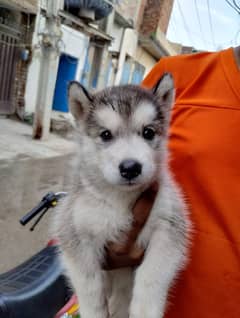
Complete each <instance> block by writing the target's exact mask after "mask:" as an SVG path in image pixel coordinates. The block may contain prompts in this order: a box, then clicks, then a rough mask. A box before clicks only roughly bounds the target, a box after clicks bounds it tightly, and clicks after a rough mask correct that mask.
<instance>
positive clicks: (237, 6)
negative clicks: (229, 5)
mask: <svg viewBox="0 0 240 318" xmlns="http://www.w3.org/2000/svg"><path fill="white" fill-rule="evenodd" d="M233 4H234V6H235V7H236V8H237V9H238V10H240V6H239V5H238V4H237V3H236V0H233Z"/></svg>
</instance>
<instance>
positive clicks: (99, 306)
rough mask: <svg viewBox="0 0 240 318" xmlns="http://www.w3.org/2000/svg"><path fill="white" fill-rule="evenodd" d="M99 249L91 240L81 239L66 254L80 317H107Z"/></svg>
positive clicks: (103, 275) (103, 276)
mask: <svg viewBox="0 0 240 318" xmlns="http://www.w3.org/2000/svg"><path fill="white" fill-rule="evenodd" d="M98 255H99V251H97V250H96V248H95V247H94V244H93V242H90V241H89V240H85V239H83V240H81V242H80V244H79V245H78V248H77V249H76V250H74V251H73V253H71V255H69V253H68V254H66V255H63V257H64V256H66V257H64V258H65V265H66V268H67V272H68V275H69V277H70V280H71V282H72V285H73V287H74V289H75V291H76V294H77V297H78V300H79V304H80V314H81V318H93V317H94V318H108V317H109V314H108V306H107V299H106V290H105V289H106V284H105V273H104V271H102V270H101V264H100V260H99V257H98Z"/></svg>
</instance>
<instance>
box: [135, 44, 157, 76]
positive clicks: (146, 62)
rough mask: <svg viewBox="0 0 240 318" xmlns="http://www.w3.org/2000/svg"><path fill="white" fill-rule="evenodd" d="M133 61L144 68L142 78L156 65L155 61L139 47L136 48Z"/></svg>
mask: <svg viewBox="0 0 240 318" xmlns="http://www.w3.org/2000/svg"><path fill="white" fill-rule="evenodd" d="M134 59H135V60H136V61H138V63H140V64H142V65H143V66H144V67H145V72H144V77H145V76H146V75H147V74H148V73H149V72H150V71H151V69H152V68H153V66H154V65H155V64H156V63H157V60H156V59H155V58H154V57H152V56H151V55H150V54H149V53H148V52H146V51H145V50H144V49H143V48H141V47H140V46H138V48H137V51H136V53H135V55H134Z"/></svg>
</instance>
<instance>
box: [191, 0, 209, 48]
mask: <svg viewBox="0 0 240 318" xmlns="http://www.w3.org/2000/svg"><path fill="white" fill-rule="evenodd" d="M194 5H195V10H196V13H197V20H198V24H199V29H200V33H201V35H202V39H203V42H204V43H206V39H205V36H204V33H203V29H202V23H201V19H200V15H199V9H198V5H197V0H194Z"/></svg>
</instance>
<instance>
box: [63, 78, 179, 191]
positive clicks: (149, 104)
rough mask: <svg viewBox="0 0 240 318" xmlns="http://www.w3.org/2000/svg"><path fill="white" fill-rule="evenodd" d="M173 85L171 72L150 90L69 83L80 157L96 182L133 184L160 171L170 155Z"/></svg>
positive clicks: (132, 186) (146, 181)
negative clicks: (92, 88) (92, 90)
mask: <svg viewBox="0 0 240 318" xmlns="http://www.w3.org/2000/svg"><path fill="white" fill-rule="evenodd" d="M173 86H174V85H173V80H172V77H171V75H170V74H169V73H166V74H164V75H163V77H162V78H161V79H160V80H159V82H158V83H157V85H156V86H155V87H154V88H153V89H151V90H147V89H144V88H141V87H139V86H134V85H126V86H116V87H111V88H106V89H104V90H102V91H100V92H97V93H95V94H90V93H89V92H87V91H86V89H85V88H84V87H82V86H81V85H80V84H79V83H77V82H72V83H71V84H70V86H69V105H70V109H71V112H72V114H73V115H74V117H75V120H76V124H77V131H78V132H79V134H78V137H77V138H78V139H79V147H80V158H79V160H82V162H83V167H84V169H85V170H86V172H87V173H88V175H89V176H90V177H91V182H93V183H94V182H95V183H99V184H100V182H102V181H104V182H107V183H108V184H110V185H112V186H118V187H120V188H122V189H128V190H129V189H136V188H138V187H141V186H146V185H147V184H149V183H151V182H152V181H153V180H154V179H155V178H156V177H157V175H158V173H159V170H160V169H161V166H162V162H163V161H164V159H165V153H166V139H167V131H168V125H169V117H170V109H171V106H172V103H173V99H174V87H173Z"/></svg>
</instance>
